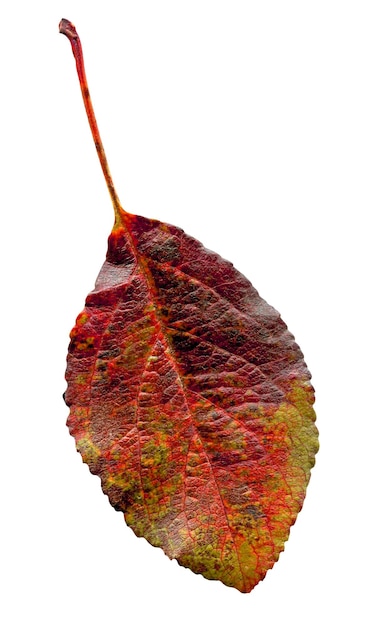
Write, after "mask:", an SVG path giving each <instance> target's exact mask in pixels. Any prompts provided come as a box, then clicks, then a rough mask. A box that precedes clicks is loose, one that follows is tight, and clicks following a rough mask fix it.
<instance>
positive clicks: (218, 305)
mask: <svg viewBox="0 0 367 626" xmlns="http://www.w3.org/2000/svg"><path fill="white" fill-rule="evenodd" d="M123 219H124V224H125V227H124V228H120V227H116V228H115V229H114V230H113V232H112V234H111V236H110V239H109V249H108V253H107V260H106V263H105V264H104V266H103V268H102V270H101V273H100V276H99V278H98V279H97V283H96V289H95V290H94V291H93V292H92V293H91V294H90V295H89V296H88V298H87V301H86V308H85V310H84V311H83V313H82V314H81V316H79V318H78V320H77V324H76V326H75V328H74V329H73V331H72V334H71V337H72V339H71V344H70V349H69V357H68V369H67V380H68V391H67V394H66V400H67V403H68V404H69V405H70V407H71V412H70V416H69V419H68V425H69V428H70V432H71V434H73V436H74V437H75V439H76V443H77V447H78V449H79V451H80V452H81V454H82V457H83V460H84V461H85V462H87V463H88V464H89V466H90V469H91V471H92V472H94V473H97V474H98V475H100V477H101V480H102V488H103V490H104V492H105V493H106V494H107V495H108V497H109V499H110V501H111V504H112V505H113V506H115V508H117V509H120V510H123V511H124V513H125V519H126V521H127V523H128V524H129V525H130V526H131V527H132V529H133V530H134V532H135V533H136V534H137V535H139V536H145V537H146V538H147V539H148V541H150V542H151V543H152V544H153V545H157V546H160V547H162V548H163V549H164V551H165V552H166V554H168V556H170V558H177V560H178V562H179V563H181V564H183V565H185V566H187V567H190V568H191V569H192V570H193V571H195V572H198V573H202V574H203V575H204V576H206V577H207V578H218V579H220V580H222V581H223V582H224V583H225V584H227V585H230V586H234V587H236V588H238V589H239V590H240V591H250V590H251V589H252V588H253V586H254V585H255V584H257V582H258V581H259V580H261V579H262V578H263V577H264V576H265V573H266V571H267V570H268V569H269V568H270V567H272V565H273V564H274V562H275V561H276V560H277V558H278V556H279V553H280V551H281V550H282V549H283V546H284V542H285V540H286V539H287V537H288V534H289V528H290V526H291V525H292V524H293V523H294V521H295V518H296V516H297V513H298V512H299V510H300V508H301V507H302V503H303V499H304V496H305V489H306V486H307V483H308V480H309V475H310V470H311V467H312V465H313V463H314V454H315V452H316V449H317V431H316V428H315V426H314V419H315V416H314V413H313V409H312V403H313V400H314V396H313V389H312V386H311V384H310V374H309V372H308V370H307V367H306V365H305V364H304V361H303V355H302V353H301V351H300V350H299V348H298V346H297V345H296V344H295V342H294V338H293V336H292V335H291V334H290V333H289V331H288V330H287V328H286V326H285V324H284V322H283V321H282V320H281V319H280V316H279V314H278V313H277V312H276V311H275V310H274V309H273V308H272V307H270V306H269V305H268V304H267V303H266V302H265V301H264V300H262V299H261V298H260V296H259V295H258V293H257V292H256V290H255V289H254V288H253V287H252V285H251V283H250V282H249V281H248V280H247V279H246V278H244V277H243V276H242V275H241V274H240V273H239V272H237V270H235V269H234V268H233V266H232V265H231V264H230V263H228V262H227V261H224V260H223V259H221V257H219V256H218V255H217V254H215V253H213V252H210V251H208V250H206V249H205V248H203V246H202V245H201V244H200V243H199V242H197V241H196V240H195V239H193V238H191V237H189V236H188V235H186V234H185V233H183V231H181V230H180V229H178V228H176V227H174V226H169V225H167V224H162V223H160V222H157V221H155V220H147V219H145V218H141V217H138V216H133V215H130V214H125V215H124V216H123ZM198 472H199V473H198Z"/></svg>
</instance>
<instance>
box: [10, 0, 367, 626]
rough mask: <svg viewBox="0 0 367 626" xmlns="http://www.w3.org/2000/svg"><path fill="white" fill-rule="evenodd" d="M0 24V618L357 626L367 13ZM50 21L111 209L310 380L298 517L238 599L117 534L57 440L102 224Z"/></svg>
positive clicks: (361, 578) (334, 8)
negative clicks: (259, 317)
mask: <svg viewBox="0 0 367 626" xmlns="http://www.w3.org/2000/svg"><path fill="white" fill-rule="evenodd" d="M5 7H6V8H5V9H4V8H3V9H2V14H1V37H0V47H1V51H0V53H1V54H0V62H1V70H0V75H1V98H0V108H1V115H0V138H1V143H0V158H1V186H0V194H1V221H2V226H1V233H0V237H1V256H2V258H1V275H2V276H1V318H2V319H1V330H2V333H1V334H2V341H1V369H2V373H1V391H2V401H1V407H2V409H1V453H0V463H1V485H2V486H1V502H2V505H3V507H2V513H1V516H0V519H1V535H0V536H1V543H2V546H1V556H0V567H1V570H2V571H1V574H2V577H3V580H2V582H1V585H0V586H1V595H2V600H1V604H0V614H3V615H1V616H0V617H1V620H0V621H1V623H2V624H4V626H13V625H18V624H19V625H22V626H24V625H28V624H37V626H43V625H58V624H68V625H71V626H74V624H75V625H77V624H78V625H79V624H83V625H84V624H88V626H96V625H97V624H106V625H107V624H118V625H119V624H121V625H122V624H128V623H133V624H138V625H140V624H142V625H143V624H153V625H159V626H166V625H167V626H168V625H169V624H179V625H181V624H182V625H185V626H186V625H188V624H190V626H198V625H200V626H201V625H202V624H208V625H212V626H219V625H222V624H236V625H237V624H239V625H242V624H243V625H245V624H246V625H247V624H256V625H257V626H262V625H265V624H266V625H267V624H273V625H274V626H278V625H279V626H280V625H281V626H290V625H293V624H297V625H306V624H316V625H319V624H333V623H337V624H339V623H343V624H351V625H353V626H359V625H362V624H366V621H365V620H366V619H367V617H366V600H365V587H366V572H365V563H366V540H365V537H366V519H365V501H366V461H365V458H366V404H367V402H366V400H367V389H366V374H367V370H366V360H367V359H366V347H367V346H366V306H365V288H366V279H365V273H366V272H365V257H366V255H365V247H366V227H365V223H364V216H365V213H366V200H367V188H366V173H367V121H366V120H367V86H366V85H367V35H366V33H367V5H366V3H365V2H364V1H360V2H358V1H353V0H348V2H347V1H337V0H333V1H325V0H308V1H307V2H303V1H295V0H289V1H285V0H276V1H274V0H271V1H270V0H269V1H262V0H257V1H256V2H255V1H246V0H242V1H237V2H236V1H231V0H226V1H225V2H224V1H217V0H211V1H209V0H208V1H203V0H195V1H194V0H185V1H175V0H166V1H164V0H155V1H152V0H149V1H148V0H145V1H143V0H141V1H139V0H125V1H124V0H120V1H118V2H111V1H108V0H104V1H103V2H102V1H100V2H94V1H88V2H82V1H81V0H79V1H78V0H73V1H71V0H70V1H67V0H65V2H59V1H53V2H49V1H46V0H44V1H42V0H34V1H32V2H25V1H23V2H21V1H18V2H17V1H16V0H14V1H13V2H7V3H6V5H5ZM61 17H65V18H68V19H70V20H72V21H73V22H74V23H75V24H76V26H77V29H78V31H79V34H80V36H81V38H82V41H83V45H84V54H85V59H86V67H87V74H88V77H89V84H90V90H91V93H92V96H93V101H94V105H95V109H96V113H97V116H98V120H99V126H100V130H101V133H102V137H103V139H104V143H105V149H106V152H107V154H108V158H109V162H110V167H111V170H112V173H113V175H114V179H115V183H116V187H117V189H118V192H119V195H120V199H121V201H122V204H123V206H124V207H125V208H126V209H127V210H128V211H130V212H134V213H138V214H142V215H145V216H148V217H154V218H158V219H160V220H162V221H168V222H170V223H173V224H176V225H178V226H181V227H182V228H184V229H185V230H186V232H188V233H189V234H191V235H193V236H195V237H196V238H197V239H199V240H201V241H202V242H203V243H204V244H205V245H206V246H207V247H209V248H211V249H214V250H216V251H217V252H219V253H220V254H221V255H222V256H224V257H225V258H228V259H230V260H231V261H232V262H233V263H234V264H235V266H236V267H237V268H238V269H239V270H240V271H242V272H243V273H244V274H245V275H246V276H247V277H248V278H250V280H251V281H252V282H253V283H254V285H255V286H256V288H257V289H258V290H259V292H260V294H261V295H262V296H263V297H264V298H265V299H266V300H268V302H270V303H271V304H272V305H273V306H275V307H276V308H277V309H278V310H279V311H280V312H281V313H282V316H283V318H284V319H285V321H286V322H287V324H288V326H289V328H290V330H291V331H292V332H293V333H294V334H295V336H296V339H297V342H298V343H299V344H300V346H301V348H302V350H303V352H304V354H305V359H306V362H307V363H308V365H309V368H310V370H311V372H312V374H313V382H314V386H315V388H316V391H317V404H316V409H317V413H318V426H319V429H320V441H321V449H320V452H319V455H318V458H317V464H316V467H315V469H314V471H313V475H312V479H311V483H310V486H309V491H308V495H307V498H306V501H305V506H304V509H303V511H302V512H301V514H300V516H299V518H298V521H297V523H296V525H295V527H294V528H293V529H292V531H291V537H290V540H289V542H288V543H287V546H286V550H285V552H284V553H283V554H282V555H281V557H280V560H279V562H278V564H276V565H275V567H274V569H273V570H272V571H271V572H269V573H268V575H267V576H266V578H265V580H264V582H262V583H260V584H259V585H258V586H257V587H256V588H255V589H254V590H253V591H252V592H251V594H249V595H242V594H240V593H239V592H238V591H236V590H234V589H229V588H227V587H225V586H224V585H222V584H220V583H219V582H209V581H206V580H204V579H203V578H202V577H201V576H195V575H194V574H192V573H191V572H190V571H188V570H185V569H184V568H180V567H179V566H178V565H177V563H176V562H175V561H174V562H170V561H169V560H168V559H167V558H166V557H165V556H164V554H163V553H162V552H161V551H160V550H158V549H155V548H152V547H151V546H150V545H149V544H148V543H147V542H146V541H144V540H143V539H137V538H136V537H135V535H134V534H133V532H132V531H131V530H129V529H128V528H127V527H126V525H125V523H124V520H123V516H122V515H121V514H118V513H116V512H115V511H114V510H113V509H112V508H111V507H110V506H109V504H108V501H107V499H106V497H105V496H104V495H103V494H102V492H101V490H100V487H99V480H98V479H97V478H96V477H92V476H91V475H90V474H89V471H88V469H87V467H86V466H84V465H83V464H82V462H81V459H80V457H79V455H78V454H77V453H76V452H75V449H74V442H73V440H72V438H71V437H70V436H69V434H68V431H67V429H66V427H65V421H66V417H67V413H68V411H67V408H66V406H65V405H64V403H63V400H62V397H61V396H62V393H63V391H64V389H65V382H64V369H65V356H66V351H67V346H68V333H69V331H70V329H71V327H72V326H73V324H74V320H75V317H76V315H77V314H78V312H79V311H80V310H81V309H82V308H83V303H84V299H85V296H86V294H87V293H88V291H90V290H91V289H92V288H93V285H94V280H95V278H96V275H97V273H98V270H99V267H100V265H101V264H102V261H103V259H104V256H105V251H106V240H107V236H108V233H109V231H110V229H111V226H112V222H113V213H112V208H111V205H110V201H109V196H108V193H107V190H106V188H105V185H104V180H103V177H102V174H101V172H100V169H99V164H98V160H97V156H96V154H95V151H94V147H93V143H92V140H91V137H90V133H89V128H88V125H87V121H86V117H85V113H84V109H83V105H82V100H81V95H80V92H79V86H78V83H77V78H76V72H75V65H74V59H73V57H72V53H71V50H70V44H69V42H68V41H67V39H66V38H65V37H62V36H60V35H59V34H58V23H59V20H60V19H61Z"/></svg>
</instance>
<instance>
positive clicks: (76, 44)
mask: <svg viewBox="0 0 367 626" xmlns="http://www.w3.org/2000/svg"><path fill="white" fill-rule="evenodd" d="M59 31H60V33H62V34H63V35H66V37H67V38H68V39H69V41H70V44H71V49H72V51H73V55H74V57H75V62H76V70H77V72H78V78H79V83H80V89H81V92H82V96H83V101H84V106H85V110H86V113H87V116H88V121H89V126H90V129H91V131H92V135H93V139H94V144H95V146H96V150H97V154H98V158H99V162H100V164H101V167H102V171H103V175H104V177H105V180H106V183H107V187H108V191H109V192H110V196H111V200H112V204H113V209H114V212H115V226H117V225H119V226H120V225H121V222H122V219H121V214H122V213H126V211H124V209H123V208H122V206H121V203H120V200H119V197H118V195H117V193H116V190H115V186H114V184H113V180H112V176H111V173H110V169H109V167H108V162H107V158H106V154H105V151H104V148H103V144H102V139H101V136H100V134H99V130H98V125H97V120H96V116H95V114H94V109H93V104H92V100H91V97H90V93H89V87H88V82H87V77H86V74H85V68H84V58H83V50H82V44H81V41H80V39H79V35H78V33H77V32H76V28H75V26H74V24H72V23H71V22H69V20H65V19H62V20H61V22H60V24H59Z"/></svg>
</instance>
